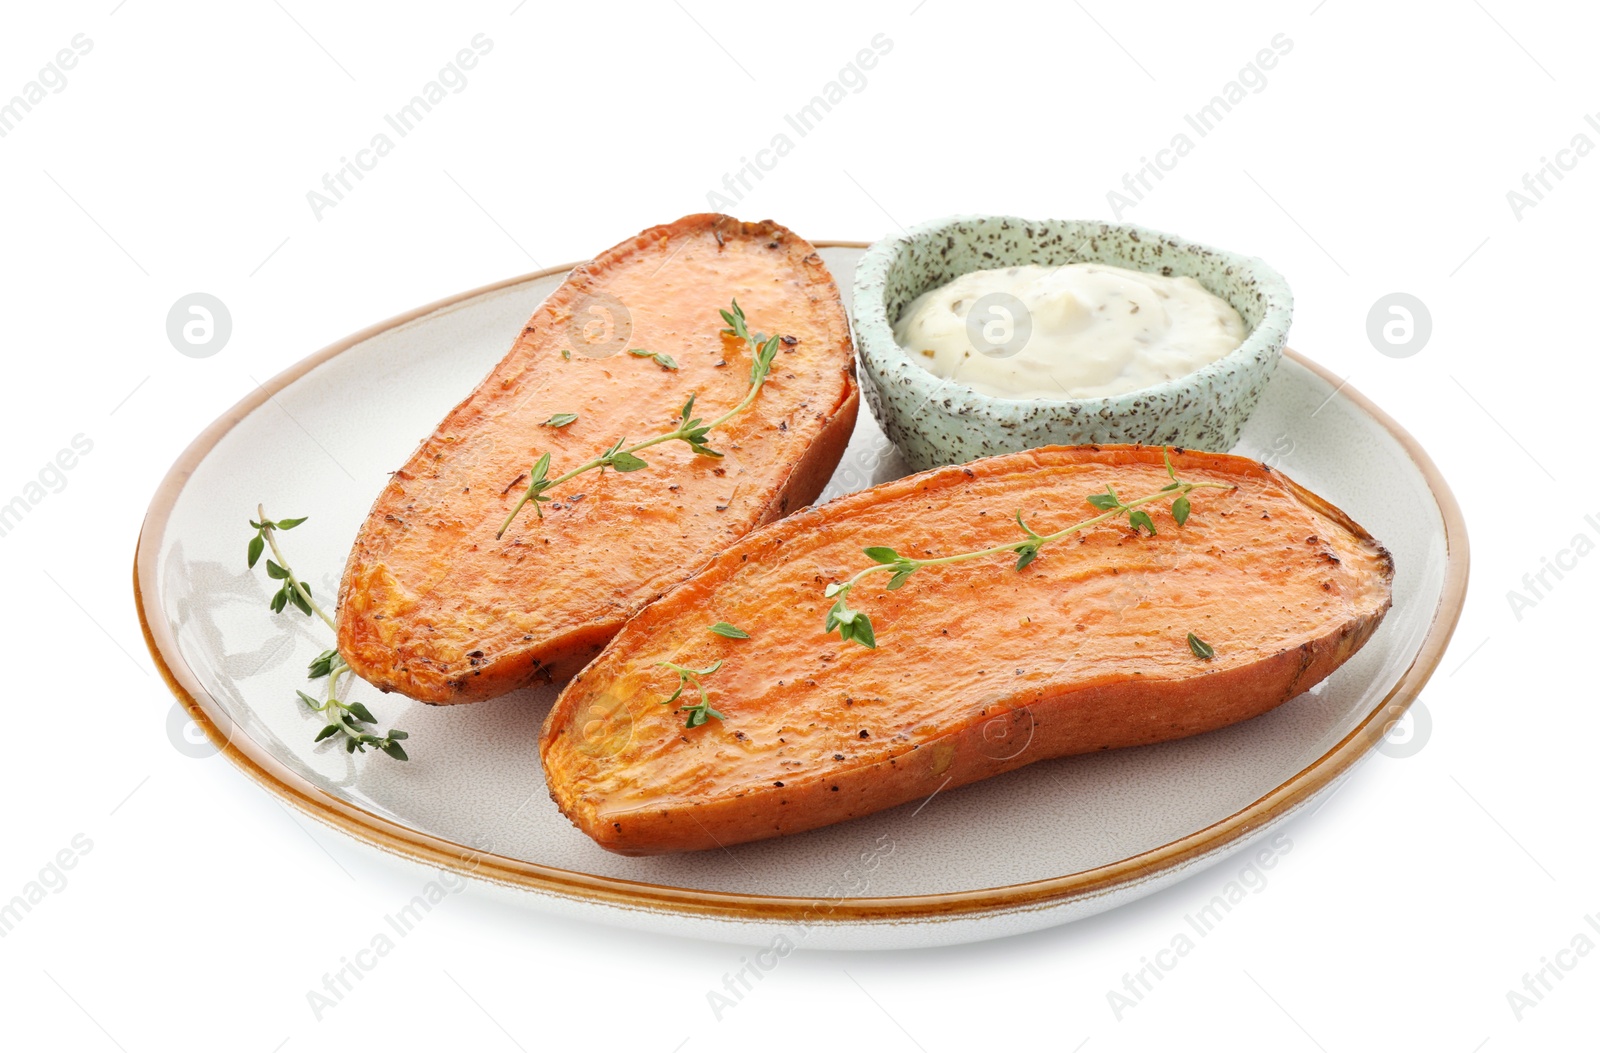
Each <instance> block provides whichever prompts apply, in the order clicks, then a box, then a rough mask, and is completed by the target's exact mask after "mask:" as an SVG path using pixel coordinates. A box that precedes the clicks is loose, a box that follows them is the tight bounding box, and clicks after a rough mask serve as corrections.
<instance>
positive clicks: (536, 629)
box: [338, 214, 858, 703]
mask: <svg viewBox="0 0 1600 1053" xmlns="http://www.w3.org/2000/svg"><path fill="white" fill-rule="evenodd" d="M607 297H609V298H611V299H610V300H607V299H605V298H607ZM735 297H736V298H737V299H738V301H739V303H740V305H741V306H742V307H743V308H744V310H745V312H746V314H747V316H748V318H749V320H750V326H751V329H752V331H754V330H757V329H759V330H762V331H764V332H767V333H770V334H778V335H782V336H784V337H786V338H787V339H786V340H785V343H784V350H783V351H782V352H780V353H779V355H778V357H777V360H776V362H775V364H774V366H773V370H772V373H771V375H770V377H769V379H768V381H767V383H766V384H765V386H764V387H763V389H762V391H761V393H760V395H759V396H758V397H757V399H756V402H755V403H754V404H753V405H752V406H751V407H750V408H749V409H747V410H746V411H744V412H743V413H741V414H740V415H739V416H737V417H735V418H734V419H733V420H731V421H729V422H728V423H727V424H726V425H724V426H723V427H722V428H719V429H717V431H716V432H714V433H713V435H712V441H711V445H712V446H713V447H714V448H716V449H719V450H722V451H724V452H725V453H726V456H725V457H724V458H723V459H721V460H717V459H713V458H707V457H700V456H696V455H694V454H693V453H692V452H691V451H690V450H689V449H688V448H687V446H685V445H684V444H682V443H669V444H665V445H662V446H657V447H653V448H651V449H650V450H648V451H645V453H644V454H643V456H644V457H645V459H646V460H647V461H648V462H649V465H650V466H649V468H647V469H645V470H642V471H637V472H631V473H625V474H623V473H616V472H610V471H608V472H604V473H600V472H590V473H587V474H586V475H583V476H580V477H578V478H576V479H574V480H572V482H571V483H569V484H567V485H564V486H563V487H561V488H560V489H559V490H557V491H552V492H551V496H552V497H554V498H555V501H554V503H552V504H549V505H545V506H544V518H543V519H540V518H538V517H537V516H536V515H535V514H534V510H533V508H532V507H531V506H530V507H527V508H525V509H524V510H523V513H522V514H521V516H520V517H519V518H518V520H517V522H516V524H515V525H514V526H513V527H512V529H511V530H510V531H509V532H508V533H507V534H506V535H505V538H504V539H503V540H498V541H497V540H496V539H495V531H496V530H498V529H499V527H500V524H501V522H502V520H503V519H504V518H505V516H506V514H507V513H508V512H509V511H510V509H511V507H512V505H513V504H514V503H515V502H516V500H517V498H518V497H519V496H520V494H521V492H522V489H523V487H524V486H525V485H526V479H527V476H526V473H527V471H528V470H529V468H530V466H531V465H532V464H533V462H534V461H535V460H537V459H538V457H539V455H540V454H541V453H543V452H545V451H550V452H551V454H552V466H551V471H550V475H551V477H555V476H556V475H559V474H560V473H561V472H562V471H564V470H566V469H569V468H571V467H574V466H576V465H578V464H581V463H583V462H584V461H587V460H589V459H590V458H591V457H593V456H595V455H597V454H599V453H600V452H602V451H603V450H604V449H605V448H606V447H608V446H609V445H610V444H611V443H612V442H613V441H615V440H616V439H617V438H619V437H624V436H627V437H629V438H631V439H633V440H634V441H637V440H639V439H643V438H646V437H649V436H651V435H656V434H660V433H661V432H663V431H667V430H670V429H671V428H672V427H673V426H674V425H675V423H676V416H677V411H678V408H679V407H681V406H682V405H683V403H684V401H685V400H686V399H687V398H688V397H689V395H690V394H691V393H694V394H695V395H696V396H697V401H696V415H697V416H700V417H702V418H703V419H706V420H711V419H713V418H715V417H716V416H718V415H720V414H721V413H722V412H724V411H725V410H727V409H728V408H730V407H731V406H733V405H734V404H736V403H737V402H738V401H739V400H740V399H741V398H742V397H743V395H744V393H745V391H746V390H747V387H748V383H749V354H748V352H747V351H746V349H745V348H744V346H743V343H742V341H738V340H736V339H735V338H733V337H731V336H725V335H723V334H721V333H720V329H721V328H722V323H721V320H720V318H719V316H718V313H717V312H718V310H719V309H721V308H725V307H727V306H728V302H729V300H730V299H733V298H735ZM615 303H620V304H621V305H622V306H623V308H624V309H625V311H626V314H625V317H626V318H627V319H628V322H629V324H630V326H631V332H628V333H627V334H626V342H625V344H623V343H617V344H615V345H614V346H611V345H606V344H603V343H602V344H601V345H600V346H601V347H608V346H609V349H610V350H611V351H612V353H611V354H609V355H606V356H604V357H601V356H598V355H596V354H594V353H593V347H592V345H591V344H590V343H588V342H585V341H584V340H583V339H582V337H583V335H584V327H585V326H588V325H593V324H597V323H606V322H607V319H608V316H609V319H610V322H612V323H614V321H615V319H616V318H617V317H619V316H623V315H621V314H620V312H618V311H617V310H616V309H615V307H614V306H611V305H614V304H615ZM597 312H598V313H597ZM608 324H609V323H608ZM620 328H621V327H617V329H616V330H615V331H620ZM790 341H792V343H791V342H790ZM633 347H638V348H643V349H645V350H648V351H652V352H664V353H666V354H668V355H670V356H672V359H673V360H674V361H675V363H676V365H677V368H676V369H675V370H668V369H665V368H662V367H661V366H659V365H657V364H656V362H654V361H653V360H651V359H649V358H642V357H635V356H632V355H629V354H627V353H626V351H625V348H633ZM857 402H858V397H857V388H856V384H855V379H854V372H853V345H852V344H851V341H850V332H849V324H848V322H847V320H846V318H845V315H844V310H843V306H842V304H841V303H840V299H839V292H838V288H837V286H836V285H835V284H834V282H833V279H832V277H831V276H830V275H829V273H828V270H827V267H826V266H825V265H823V263H822V261H821V258H820V257H819V256H818V255H817V254H816V251H815V250H814V249H813V248H812V246H811V245H810V244H809V243H807V242H806V241H805V240H804V239H802V238H800V237H798V236H797V235H795V234H793V233H792V232H790V231H788V230H786V229H785V228H783V227H781V226H779V225H778V224H776V223H772V222H770V221H764V222H761V223H741V222H739V221H738V220H735V219H732V218H730V217H727V216H722V215H716V214H704V215H694V216H687V217H685V218H683V219H680V220H678V221H676V222H674V223H670V224H666V225H664V226H659V227H654V228H651V229H649V230H646V231H644V232H643V233H641V234H639V235H638V236H636V237H634V238H631V239H629V240H628V241H625V242H623V243H622V244H620V245H617V246H615V247H614V248H612V249H609V250H607V251H606V252H604V253H602V254H601V255H600V256H598V257H596V258H595V259H594V260H592V261H590V262H589V263H586V264H583V265H581V266H579V267H576V268H574V269H573V271H572V272H571V274H570V275H569V276H568V277H567V279H566V281H564V282H563V283H562V285H561V286H560V288H558V289H557V290H556V291H555V292H554V293H552V294H551V295H550V297H549V298H548V299H546V300H545V302H544V303H543V304H541V305H540V306H539V308H538V309H537V310H536V311H535V312H534V315H533V317H532V318H531V319H530V320H529V321H528V324H527V325H526V327H524V329H523V331H522V333H521V334H520V335H519V336H518V338H517V340H516V342H515V344H514V346H513V347H512V349H511V351H510V352H509V353H508V354H507V355H506V357H505V358H504V359H503V360H502V361H501V362H500V363H499V364H498V365H497V366H496V367H495V368H494V370H493V371H492V372H491V373H490V374H489V375H488V377H486V378H485V379H484V380H483V382H482V383H480V384H479V385H478V386H477V388H476V389H474V390H473V392H472V393H471V394H470V395H469V396H468V397H467V398H466V399H465V400H464V401H462V402H461V403H460V404H459V405H458V406H456V408H455V409H454V410H452V411H451V413H450V414H449V415H448V416H447V417H446V418H445V419H444V421H443V422H442V423H441V424H440V425H439V427H438V429H437V430H436V431H435V432H434V434H433V435H432V436H431V437H429V438H428V439H427V440H426V441H424V442H423V443H422V445H421V446H420V447H419V448H418V449H417V451H416V452H415V453H414V454H413V455H412V456H411V458H410V459H409V460H408V461H407V462H406V464H405V466H404V467H403V468H401V469H400V470H399V471H397V472H395V473H394V475H393V477H392V478H391V480H390V482H389V484H388V485H387V486H386V487H385V488H384V490H383V492H382V493H381V494H380V495H379V496H378V499H377V501H376V502H375V503H374V505H373V508H372V511H371V512H370V513H369V515H368V517H367V519H366V522H365V523H364V525H363V526H362V529H361V531H360V534H359V536H358V537H357V539H356V542H355V544H354V546H353V548H352V550H351V553H350V558H349V561H348V563H347V565H346V567H345V573H344V577H343V580H342V582H341V585H340V590H339V612H338V615H339V617H338V620H339V635H338V639H339V652H340V654H342V655H343V656H344V657H345V659H346V661H348V662H349V663H350V665H351V667H352V669H354V670H355V672H356V674H357V675H359V676H361V677H362V678H363V679H365V680H367V681H369V682H371V683H373V684H374V685H376V686H377V687H379V688H380V689H382V690H385V691H399V692H401V693H402V694H406V695H409V696H411V697H412V698H415V699H419V700H421V701H423V702H429V703H456V702H470V701H476V700H479V699H484V698H492V697H494V696H497V695H501V694H504V693H506V692H508V691H513V690H515V689H517V688H520V687H523V686H526V685H527V684H529V683H532V682H534V681H536V680H539V679H545V680H553V681H556V682H560V681H562V680H564V679H566V678H567V677H569V676H571V675H572V674H573V673H575V672H576V671H577V670H578V669H580V668H582V666H583V665H584V663H586V662H587V661H588V660H589V659H591V658H592V657H593V656H594V655H595V654H596V653H597V652H598V651H599V650H600V648H601V647H602V646H604V644H605V643H606V641H608V640H609V639H610V638H611V637H612V635H614V634H615V633H616V632H617V630H618V629H620V628H621V627H622V625H623V623H624V622H626V620H627V619H628V618H629V617H630V616H631V615H632V614H633V613H634V612H636V611H637V610H639V609H640V608H641V607H643V606H644V605H645V604H646V603H648V602H650V601H651V600H653V599H655V598H656V597H658V596H660V595H661V594H662V593H663V592H665V591H666V590H667V589H669V588H671V587H672V586H673V585H675V584H676V583H677V582H678V581H680V580H682V578H683V577H685V576H687V575H688V574H690V573H692V572H693V571H694V570H695V569H696V568H698V567H700V566H702V565H703V564H704V563H705V562H706V561H707V560H709V559H710V558H711V557H712V556H713V555H714V554H716V553H717V552H718V551H720V550H722V549H723V548H725V547H726V546H727V545H728V544H730V543H732V542H733V541H735V540H737V539H738V538H739V537H742V536H743V535H744V534H745V533H747V532H748V531H750V530H751V529H753V528H754V527H756V526H759V525H761V524H763V523H767V522H770V521H771V520H773V519H776V518H778V517H779V516H782V515H784V514H785V513H787V512H788V511H789V510H791V509H795V508H799V507H801V506H803V505H805V504H807V503H809V502H810V501H812V500H814V499H815V498H816V495H817V494H818V493H820V492H821V490H822V487H823V486H824V485H826V482H827V480H828V478H829V476H830V475H831V474H832V472H833V469H834V467H835V465H836V464H837V463H838V460H839V457H840V456H841V455H842V453H843V451H844V447H845V444H846V443H847V442H848V441H849V437H850V432H851V430H852V428H853V427H854V425H855V418H856V409H857ZM557 413H577V414H578V420H577V421H576V422H574V423H573V424H570V425H568V426H566V427H562V428H551V427H544V426H543V424H542V422H544V421H546V420H548V419H549V418H550V417H551V416H553V415H554V414H557Z"/></svg>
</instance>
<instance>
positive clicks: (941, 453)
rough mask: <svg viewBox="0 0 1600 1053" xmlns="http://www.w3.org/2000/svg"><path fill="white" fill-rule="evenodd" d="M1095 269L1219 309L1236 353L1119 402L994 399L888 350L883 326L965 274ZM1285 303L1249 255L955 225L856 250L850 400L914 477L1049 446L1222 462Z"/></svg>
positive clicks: (1054, 226) (1269, 274) (1138, 239)
mask: <svg viewBox="0 0 1600 1053" xmlns="http://www.w3.org/2000/svg"><path fill="white" fill-rule="evenodd" d="M1027 263H1034V264H1042V265H1045V266H1052V265H1058V264H1064V263H1106V264H1111V265H1113V266H1117V267H1126V268H1129V269H1131V270H1142V271H1154V272H1157V273H1160V274H1166V275H1188V276H1190V277H1192V278H1194V279H1195V280H1196V281H1198V282H1199V283H1200V284H1201V285H1203V286H1205V287H1206V288H1207V289H1209V290H1210V291H1211V292H1212V293H1214V294H1215V295H1217V296H1220V297H1222V298H1223V299H1225V300H1227V301H1228V302H1229V303H1231V304H1232V305H1233V307H1234V309H1235V310H1236V311H1238V312H1239V314H1240V316H1241V317H1242V318H1243V319H1244V322H1245V325H1246V326H1248V327H1249V328H1248V333H1247V335H1246V336H1245V339H1244V342H1243V343H1242V344H1240V345H1239V347H1238V348H1236V349H1235V350H1233V351H1231V352H1229V353H1228V354H1227V355H1226V356H1224V357H1222V358H1220V359H1218V360H1217V361H1215V362H1213V363H1211V364H1210V365H1208V366H1205V367H1203V368H1202V369H1199V370H1197V371H1196V372H1194V373H1191V374H1189V375H1188V376H1185V377H1181V378H1179V379H1177V380H1172V381H1168V382H1166V383H1164V384H1159V385H1156V386H1155V387H1149V388H1142V389H1140V390H1139V391H1134V392H1130V393H1128V394H1126V395H1117V396H1114V397H1110V398H1093V399H1027V400H1022V399H1005V398H996V397H994V396H992V395H984V394H981V393H979V392H977V391H974V390H972V389H971V388H969V387H966V386H965V385H963V384H960V383H959V382H956V381H952V380H946V379H941V378H939V377H936V376H934V375H933V374H932V373H930V372H928V371H927V370H926V369H924V368H923V367H922V366H921V365H919V364H918V363H916V362H914V361H912V359H911V356H910V355H908V354H907V353H906V351H905V349H903V348H902V347H900V345H899V344H897V343H896V342H895V339H894V331H893V321H894V320H897V319H898V318H899V317H900V312H902V311H903V310H905V308H906V305H907V304H909V303H910V302H911V301H912V300H914V299H916V298H917V297H918V296H920V295H922V294H923V293H925V292H927V291H928V290H929V289H933V288H936V287H938V286H940V285H943V284H945V283H946V282H948V281H950V280H951V279H953V278H956V277H957V276H959V275H962V274H965V273H967V272H968V271H975V270H986V269H990V268H994V267H1007V266H1011V265H1014V264H1027ZM1293 306H1294V298H1293V297H1292V296H1291V295H1290V293H1289V286H1288V283H1286V282H1285V281H1284V280H1283V277H1282V276H1281V275H1279V274H1278V272H1276V271H1274V270H1273V269H1272V268H1271V267H1268V266H1267V265H1266V264H1265V263H1263V262H1262V261H1261V260H1259V259H1256V258H1255V257H1253V256H1241V255H1238V254H1236V253H1232V252H1224V251H1223V250H1221V249H1213V248H1208V247H1207V246H1205V245H1197V244H1195V243H1194V242H1190V241H1184V240H1182V239H1181V238H1175V237H1173V236H1171V235H1169V234H1161V233H1159V232H1157V231H1153V230H1145V229H1144V228H1142V227H1135V226H1131V225H1128V224H1118V223H1096V222H1087V221H1083V220H1060V219H1051V220H1026V219H1017V218H1015V217H1012V216H957V217H954V218H950V219H941V220H935V221H934V222H931V223H924V224H922V225H921V226H918V227H914V228H913V229H911V230H909V231H907V232H906V233H904V234H901V235H897V236H894V237H889V238H885V239H883V240H882V241H879V242H877V243H876V244H874V245H873V246H872V247H871V248H870V249H868V250H867V253H866V255H865V256H863V257H862V258H861V262H860V264H859V265H857V267H856V279H855V306H854V318H855V328H856V348H857V353H858V354H859V356H860V360H861V376H862V380H863V384H862V388H863V391H864V393H865V395H866V397H867V404H868V405H869V406H871V407H872V413H873V415H874V416H875V417H877V419H878V423H879V424H880V425H882V426H883V431H884V434H886V435H887V436H888V437H889V439H890V441H892V442H893V443H894V444H895V446H897V447H899V449H900V452H901V453H902V454H903V455H904V456H905V458H906V461H907V462H908V463H909V464H910V465H911V467H912V468H913V469H915V470H917V471H922V470H924V469H927V468H933V467H937V466H939V465H943V464H962V463H965V462H967V461H970V460H974V459H975V458H978V457H987V456H989V455H991V454H996V453H1009V452H1011V451H1015V450H1026V449H1031V448H1033V447H1035V446H1045V445H1049V444H1053V443H1062V444H1081V443H1097V442H1142V443H1151V444H1165V445H1168V446H1184V447H1194V448H1197V449H1204V450H1217V451H1224V450H1228V449H1231V448H1232V447H1233V445H1234V443H1236V442H1238V440H1239V431H1240V429H1241V428H1243V427H1244V423H1245V421H1246V420H1247V419H1249V417H1250V414H1251V413H1252V412H1254V410H1255V408H1256V403H1257V402H1258V401H1259V400H1260V398H1261V393H1262V391H1263V390H1265V388H1266V386H1267V381H1268V380H1270V379H1271V378H1272V371H1273V369H1274V368H1276V366H1277V364H1278V358H1279V356H1280V355H1281V353H1282V352H1283V346H1284V343H1285V341H1287V339H1288V337H1289V320H1290V317H1291V315H1292V313H1293Z"/></svg>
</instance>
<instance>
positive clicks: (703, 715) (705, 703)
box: [656, 660, 725, 728]
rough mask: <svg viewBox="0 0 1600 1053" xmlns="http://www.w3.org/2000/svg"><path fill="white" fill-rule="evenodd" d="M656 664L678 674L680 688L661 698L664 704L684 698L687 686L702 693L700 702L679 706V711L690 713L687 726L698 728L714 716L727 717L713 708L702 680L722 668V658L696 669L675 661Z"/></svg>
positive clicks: (721, 718) (719, 718)
mask: <svg viewBox="0 0 1600 1053" xmlns="http://www.w3.org/2000/svg"><path fill="white" fill-rule="evenodd" d="M656 665H659V666H662V667H664V668H667V669H670V670H672V671H673V672H674V673H677V674H678V690H676V691H674V692H673V693H672V694H671V695H669V696H667V697H666V698H664V699H662V700H661V704H662V705H663V706H670V705H672V703H674V702H676V701H678V699H680V698H682V697H683V692H684V689H685V688H688V687H691V686H692V687H693V688H694V689H695V690H696V691H698V692H699V693H700V701H699V702H697V703H695V704H694V705H689V706H679V707H678V712H679V713H687V714H688V717H687V718H686V720H685V721H684V726H685V727H690V728H697V727H699V726H700V725H702V724H704V723H705V722H706V721H707V720H709V719H711V718H712V717H715V718H716V719H718V720H723V719H725V718H724V717H723V715H722V714H721V713H718V712H717V711H716V710H714V709H712V708H711V696H710V695H709V694H707V693H706V688H705V685H704V684H702V683H701V682H700V678H701V677H703V676H710V675H711V674H712V673H715V672H716V671H717V670H718V669H721V668H722V662H721V661H720V660H719V661H716V662H713V663H711V664H710V665H708V666H706V667H705V668H704V669H694V668H692V667H690V666H686V665H678V664H676V663H674V662H657V663H656Z"/></svg>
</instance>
